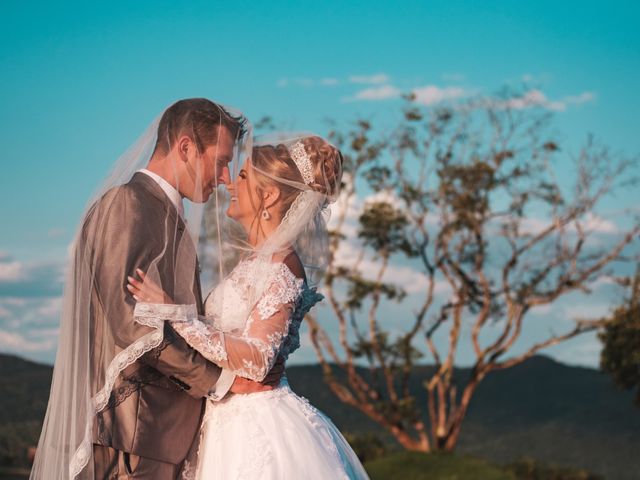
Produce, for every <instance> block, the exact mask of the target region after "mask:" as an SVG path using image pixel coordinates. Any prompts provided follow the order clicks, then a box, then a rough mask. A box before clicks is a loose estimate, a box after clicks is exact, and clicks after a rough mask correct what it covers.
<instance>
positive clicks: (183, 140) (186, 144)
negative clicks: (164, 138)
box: [176, 135, 194, 162]
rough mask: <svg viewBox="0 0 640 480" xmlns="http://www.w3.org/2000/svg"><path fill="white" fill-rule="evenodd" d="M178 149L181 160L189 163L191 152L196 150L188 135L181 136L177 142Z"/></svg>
mask: <svg viewBox="0 0 640 480" xmlns="http://www.w3.org/2000/svg"><path fill="white" fill-rule="evenodd" d="M176 147H177V148H176V149H177V151H178V155H179V157H180V160H182V161H183V162H187V160H188V159H189V152H190V150H191V149H193V148H194V145H193V141H192V140H191V139H190V138H189V137H188V136H187V135H180V136H179V137H178V140H177V141H176Z"/></svg>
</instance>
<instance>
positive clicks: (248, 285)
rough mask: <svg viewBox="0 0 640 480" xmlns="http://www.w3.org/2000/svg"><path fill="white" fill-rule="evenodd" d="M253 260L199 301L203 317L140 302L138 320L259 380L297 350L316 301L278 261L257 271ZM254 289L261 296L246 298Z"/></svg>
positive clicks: (189, 309)
mask: <svg viewBox="0 0 640 480" xmlns="http://www.w3.org/2000/svg"><path fill="white" fill-rule="evenodd" d="M256 270H257V266H256V262H254V261H252V260H251V259H248V260H243V261H242V262H240V263H239V264H238V266H237V267H236V268H235V269H234V270H233V272H231V274H230V275H229V277H227V278H226V279H225V280H224V281H223V282H222V283H221V284H220V285H218V286H217V287H216V288H215V289H214V290H213V291H212V292H211V294H210V295H209V296H208V297H207V300H206V302H205V313H206V316H205V317H204V318H198V316H197V314H196V309H195V306H185V305H157V304H149V303H143V302H140V303H138V304H137V305H136V311H135V314H136V315H138V316H140V317H147V318H149V317H151V318H162V319H164V320H170V321H171V324H172V327H173V328H174V329H175V330H176V332H178V334H180V336H182V337H183V338H184V339H185V340H186V341H187V342H188V343H189V344H190V345H191V346H192V347H193V348H195V349H196V350H198V351H199V352H200V353H201V354H202V355H203V356H204V357H206V358H207V359H209V360H210V361H212V362H214V363H216V364H217V365H219V366H221V367H222V368H225V369H228V370H231V371H232V372H233V373H235V374H236V375H238V376H241V377H245V378H250V379H252V380H255V381H261V380H263V379H264V377H265V376H266V375H267V373H268V372H269V370H271V367H272V366H273V364H274V363H275V361H276V358H277V356H278V354H280V355H282V356H283V357H284V358H285V359H286V358H287V357H288V356H289V354H290V353H291V352H293V351H294V350H296V349H297V348H298V347H299V346H300V334H299V330H300V324H301V323H302V319H303V318H304V315H305V314H306V313H307V312H308V311H309V309H310V308H311V307H312V306H313V305H315V304H316V303H317V302H318V301H319V300H321V299H322V295H320V294H318V293H316V291H315V289H311V288H309V287H308V286H307V285H306V283H305V282H304V280H303V279H301V278H297V277H296V276H295V275H294V274H293V273H292V272H291V270H290V269H289V268H288V267H287V266H286V265H285V264H284V263H272V264H269V265H268V267H267V271H261V272H257V271H256ZM256 285H258V289H259V290H258V291H261V292H262V294H261V295H260V297H259V298H258V299H257V301H254V300H252V297H253V295H252V292H253V291H255V290H254V289H255V288H256Z"/></svg>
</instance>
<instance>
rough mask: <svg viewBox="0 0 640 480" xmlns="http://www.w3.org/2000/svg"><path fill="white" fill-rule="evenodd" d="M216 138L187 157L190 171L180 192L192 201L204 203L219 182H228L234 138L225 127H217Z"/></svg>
mask: <svg viewBox="0 0 640 480" xmlns="http://www.w3.org/2000/svg"><path fill="white" fill-rule="evenodd" d="M217 128H218V135H217V140H216V142H215V143H214V144H213V145H209V146H207V147H205V149H204V152H201V153H200V152H198V153H197V154H194V155H191V157H190V158H188V159H187V163H188V168H189V171H190V173H191V175H189V180H190V181H187V182H185V183H186V184H184V183H183V185H184V190H183V189H182V188H181V189H180V190H181V193H182V194H183V195H184V196H185V197H187V198H188V199H189V200H191V201H192V202H196V203H204V202H206V201H207V200H208V199H209V197H210V196H211V193H212V192H213V191H214V190H215V189H216V187H218V185H220V184H228V183H229V182H230V178H229V163H230V162H231V160H232V158H233V147H234V143H235V142H234V139H233V136H232V135H231V132H229V130H227V129H226V128H225V127H217Z"/></svg>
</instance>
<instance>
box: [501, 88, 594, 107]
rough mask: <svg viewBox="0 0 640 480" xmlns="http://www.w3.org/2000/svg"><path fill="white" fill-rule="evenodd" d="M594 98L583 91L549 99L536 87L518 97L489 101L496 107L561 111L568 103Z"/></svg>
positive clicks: (576, 103)
mask: <svg viewBox="0 0 640 480" xmlns="http://www.w3.org/2000/svg"><path fill="white" fill-rule="evenodd" d="M595 98H596V95H595V94H594V93H592V92H583V93H581V94H580V95H574V96H568V97H564V98H562V99H561V100H550V99H549V98H548V97H547V96H546V95H545V94H544V92H542V91H541V90H538V89H532V90H529V91H527V92H526V93H525V94H523V95H522V96H520V97H516V98H510V99H508V100H504V101H503V100H498V101H495V100H492V101H491V103H493V105H494V106H495V107H496V108H504V109H507V108H510V109H514V110H523V109H525V108H534V107H542V108H546V109H548V110H553V111H557V112H563V111H565V110H566V109H567V107H568V106H570V105H581V104H583V103H587V102H591V101H593V100H594V99H595Z"/></svg>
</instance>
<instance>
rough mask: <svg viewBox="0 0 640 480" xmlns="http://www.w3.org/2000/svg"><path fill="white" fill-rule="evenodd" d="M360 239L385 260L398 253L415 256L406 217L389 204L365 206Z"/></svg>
mask: <svg viewBox="0 0 640 480" xmlns="http://www.w3.org/2000/svg"><path fill="white" fill-rule="evenodd" d="M359 221H360V229H359V231H358V238H361V239H362V240H363V243H364V244H365V245H366V246H369V247H371V248H373V249H374V250H375V251H377V252H378V253H379V254H380V255H381V256H382V257H383V258H384V257H389V255H391V254H393V253H396V252H403V253H404V254H405V255H407V256H414V255H415V253H414V249H413V247H412V245H411V242H410V241H409V239H408V238H407V231H406V227H407V226H408V224H409V220H408V219H407V217H406V215H405V214H404V213H403V212H402V211H401V210H398V209H396V208H394V207H393V205H391V204H389V203H387V202H372V203H369V204H367V205H366V206H365V208H364V211H363V212H362V214H361V215H360V218H359Z"/></svg>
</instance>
